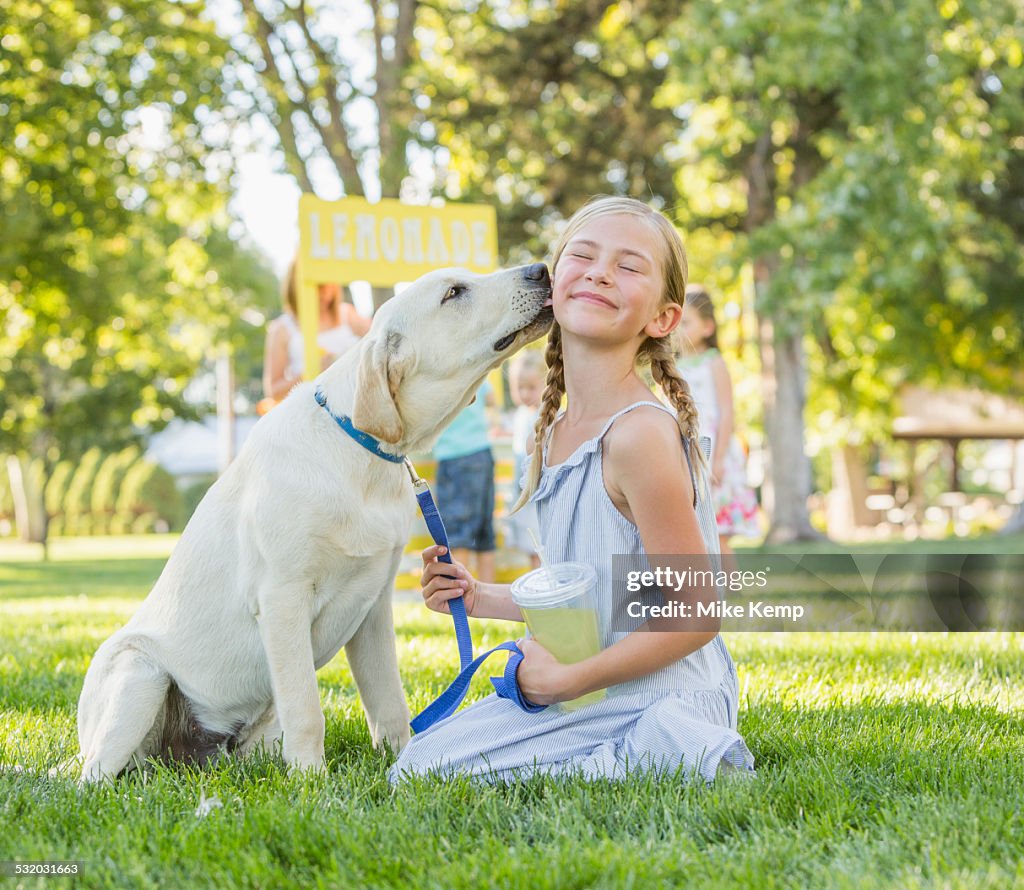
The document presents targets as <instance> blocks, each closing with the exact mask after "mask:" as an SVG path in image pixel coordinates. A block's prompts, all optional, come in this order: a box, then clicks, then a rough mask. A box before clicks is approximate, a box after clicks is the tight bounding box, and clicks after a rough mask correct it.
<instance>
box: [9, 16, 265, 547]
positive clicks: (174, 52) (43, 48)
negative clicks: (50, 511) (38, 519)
mask: <svg viewBox="0 0 1024 890" xmlns="http://www.w3.org/2000/svg"><path fill="white" fill-rule="evenodd" d="M200 13H201V5H200V4H198V3H194V2H170V0H153V2H151V0H127V2H122V3H119V4H117V5H116V6H111V5H110V4H106V3H101V2H98V0H89V2H87V0H82V2H79V3H76V4H74V5H73V6H72V5H69V4H52V3H40V2H35V0H12V2H9V3H8V4H7V5H6V8H5V18H4V21H3V24H2V27H3V32H2V36H0V50H2V55H0V121H2V125H3V127H4V132H3V139H2V142H0V144H2V146H3V148H2V149H0V206H2V208H3V210H2V212H0V450H3V451H8V452H11V453H14V454H19V453H20V454H25V455H35V456H36V457H37V459H41V460H42V461H43V463H44V468H45V472H44V478H43V487H45V480H46V479H47V478H48V477H49V474H50V471H51V470H52V467H53V465H54V463H55V462H56V460H57V459H58V457H60V456H63V457H65V458H68V459H74V458H76V457H78V456H80V455H81V454H82V453H84V451H85V450H86V449H87V448H89V447H90V446H93V445H102V446H103V447H104V448H107V449H116V448H121V447H124V446H125V445H128V444H130V443H131V442H133V441H134V440H136V439H137V438H138V437H139V435H140V433H141V431H142V430H144V429H147V428H159V427H160V426H161V425H162V424H164V423H166V422H167V420H169V419H170V418H171V417H172V416H173V415H174V414H177V413H183V414H186V415H187V414H188V413H189V412H190V411H191V410H192V409H190V408H189V407H188V406H187V405H186V404H185V403H184V401H183V399H182V390H183V387H184V384H185V382H186V381H187V380H188V379H189V378H190V377H191V376H192V374H193V373H194V372H195V370H196V368H197V367H198V365H199V364H200V363H201V362H202V361H203V359H204V357H205V354H206V352H207V351H208V349H209V347H210V344H211V343H212V342H213V341H215V340H219V339H221V338H223V337H225V336H234V335H237V332H238V331H239V330H241V328H242V327H244V325H243V323H242V322H240V321H239V320H238V316H239V310H240V309H242V308H243V307H244V306H245V305H246V304H247V303H259V302H262V298H261V297H259V296H258V295H257V294H256V293H254V292H253V290H252V288H253V286H254V282H253V280H252V275H251V273H247V275H249V277H248V278H241V277H239V276H237V275H235V274H234V273H233V272H232V271H231V270H232V268H233V267H232V265H231V264H230V263H228V262H226V261H225V260H226V258H227V257H228V256H230V255H232V251H231V250H227V249H226V247H225V245H226V239H225V237H224V235H223V232H224V231H225V230H226V229H227V228H228V226H229V224H230V218H229V217H228V215H227V213H226V210H225V206H226V199H227V194H228V191H227V186H228V172H229V170H230V164H229V163H228V161H229V156H228V154H227V152H226V146H227V144H228V140H229V138H230V127H231V123H232V116H231V113H230V110H229V108H228V106H227V103H226V97H225V95H224V92H223V90H222V88H221V80H222V78H221V72H222V69H223V68H224V66H225V64H226V62H227V60H228V59H229V58H230V49H229V47H228V46H227V45H226V44H225V43H224V41H222V40H221V39H220V38H219V37H218V36H217V35H216V33H215V31H214V28H213V26H212V24H211V23H209V22H207V21H205V20H204V19H203V18H202V16H201V15H200ZM218 130H220V132H219V133H218ZM222 272H223V273H225V274H223V275H222V274H221V273H222ZM238 282H242V286H241V287H238V286H237V285H238ZM23 475H24V474H22V476H23ZM12 482H13V480H12ZM39 494H40V495H41V492H40V493H39ZM43 515H44V516H45V511H43ZM37 537H41V539H42V540H43V542H44V543H45V540H46V529H45V524H44V526H43V529H42V531H41V534H40V535H37Z"/></svg>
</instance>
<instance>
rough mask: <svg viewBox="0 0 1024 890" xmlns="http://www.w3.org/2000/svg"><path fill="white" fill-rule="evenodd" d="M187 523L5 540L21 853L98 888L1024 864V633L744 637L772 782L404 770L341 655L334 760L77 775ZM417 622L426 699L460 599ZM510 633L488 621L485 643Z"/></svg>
mask: <svg viewBox="0 0 1024 890" xmlns="http://www.w3.org/2000/svg"><path fill="white" fill-rule="evenodd" d="M172 543H173V539H165V540H163V541H162V542H153V541H149V540H146V539H143V540H142V541H141V542H139V541H136V540H135V539H124V540H122V541H121V542H111V541H99V542H96V551H95V552H96V556H92V555H91V551H90V549H89V548H88V547H87V546H85V545H82V544H74V545H73V546H70V547H68V548H67V549H65V550H63V551H61V550H60V549H59V548H56V547H55V548H54V560H53V562H51V563H49V564H47V565H42V564H40V563H38V562H35V561H33V558H32V554H31V553H26V554H24V555H18V554H12V553H11V552H10V551H9V550H7V551H0V821H2V824H3V825H4V826H5V829H4V831H3V832H2V833H0V861H2V860H10V859H18V860H29V859H76V860H81V861H82V862H83V863H84V868H85V874H84V880H83V881H82V885H83V886H90V887H110V886H158V885H159V886H217V887H220V886H253V887H257V886H258V887H273V886H286V885H287V886H307V885H308V886H313V885H317V884H320V885H322V886H360V887H362V886H419V887H453V886H454V887H459V886H465V887H469V886H472V887H489V886H531V887H558V888H561V887H584V886H587V887H589V886H608V887H618V886H630V885H632V886H636V887H647V886H668V885H676V884H681V885H684V884H692V885H694V886H722V887H733V886H756V887H764V886H769V887H770V886H786V887H806V886H848V887H861V886H874V887H889V886H901V887H903V886H905V887H915V886H921V887H939V886H942V887H946V886H950V887H983V886H990V887H1005V886H1012V885H1014V884H1015V883H1022V882H1024V840H1022V838H1024V816H1022V811H1021V804H1020V800H1021V788H1024V756H1022V755H1024V719H1022V718H1024V689H1022V684H1021V682H1020V681H1021V677H1022V676H1024V634H1009V633H1003V634H958V635H957V634H916V635H915V634H838V633H836V634H734V635H732V636H730V637H729V638H728V643H729V646H730V648H731V650H732V652H733V655H734V657H735V659H736V661H737V664H738V666H739V673H740V684H741V695H742V702H741V711H740V731H741V732H742V733H743V735H744V737H745V738H746V739H747V742H748V744H749V746H750V748H751V750H752V751H753V752H754V754H755V756H756V757H757V761H758V768H759V774H758V778H757V779H756V780H754V781H753V782H719V783H717V784H716V785H714V786H712V787H704V786H694V785H686V784H684V783H682V782H680V781H671V780H661V781H656V780H652V779H650V778H641V777H636V778H634V779H631V780H628V781H626V782H623V783H609V782H593V783H586V782H581V781H566V780H546V779H535V780H530V781H527V782H524V783H520V784H516V785H511V786H507V787H498V788H490V787H480V786H477V785H473V784H472V783H469V782H465V781H461V780H460V781H454V782H447V783H437V782H431V781H416V782H414V783H412V784H410V785H408V786H405V787H402V788H399V789H398V790H392V789H391V788H390V787H389V786H388V784H387V781H386V770H387V766H388V764H389V763H390V759H389V757H388V756H386V755H381V754H377V753H375V752H374V751H373V750H372V748H371V746H370V741H369V735H368V733H367V731H366V726H365V721H364V719H363V716H362V711H361V707H360V704H359V699H358V697H357V695H356V691H355V687H354V684H353V682H352V677H351V674H350V672H349V670H348V666H347V663H346V661H345V658H344V656H343V655H339V656H338V657H337V658H335V659H334V660H333V661H332V662H331V663H330V664H328V665H327V666H326V667H325V668H324V669H323V670H322V671H321V672H320V675H319V676H320V687H321V698H322V701H323V703H324V711H325V714H326V717H327V754H328V760H329V762H330V768H329V770H328V773H327V775H326V776H323V777H314V776H294V775H290V774H288V773H287V772H286V771H285V770H284V769H283V768H282V766H281V764H280V763H279V762H277V761H276V760H274V759H273V758H254V759H250V760H246V761H227V762H224V763H221V764H219V765H217V766H215V767H212V768H210V769H207V770H205V771H195V770H188V769H171V768H167V767H157V768H155V769H154V770H152V771H150V772H148V773H146V774H144V775H137V776H133V777H130V778H127V779H124V780H121V781H120V782H118V783H117V784H116V785H114V786H109V787H103V788H99V789H88V790H86V791H79V790H78V789H77V787H76V786H75V784H74V782H73V781H72V779H71V778H70V777H69V776H67V775H64V774H63V773H61V772H60V768H61V767H62V766H63V765H64V764H66V762H67V761H68V760H69V758H71V757H72V756H73V755H74V753H75V751H76V748H77V745H76V734H75V707H76V702H77V697H78V693H79V691H80V689H81V683H82V678H83V676H84V673H85V669H86V666H87V665H88V662H89V659H90V658H91V657H92V654H93V652H94V651H95V649H96V647H97V646H98V645H99V643H100V642H101V641H102V640H103V639H104V638H105V637H106V636H108V635H109V634H110V633H111V632H112V631H113V630H114V629H116V628H117V627H118V626H120V624H121V623H123V621H124V620H125V619H126V618H127V617H128V615H130V614H131V612H132V610H133V609H134V608H135V607H136V605H137V604H138V602H139V601H140V600H141V598H142V597H143V596H145V594H146V592H147V591H148V589H149V587H150V585H151V584H152V581H153V580H154V579H155V577H156V575H157V574H158V573H159V570H160V568H161V566H162V563H163V559H164V558H165V556H166V553H167V552H168V551H169V547H170V545H171V544H172ZM161 547H162V548H163V549H160V548H161ZM144 548H145V549H144ZM396 621H397V630H398V637H399V657H400V660H401V666H402V675H403V679H404V681H405V685H406V689H407V691H408V693H409V700H410V706H411V707H412V708H413V710H418V709H419V708H421V707H422V706H424V705H426V704H427V703H428V702H429V701H430V700H431V698H432V697H433V696H434V695H436V694H437V693H438V692H439V691H440V690H441V689H442V688H444V686H445V685H446V684H447V683H448V682H449V681H450V680H451V678H452V677H453V676H454V673H455V670H456V667H457V663H458V657H457V653H456V649H455V642H454V638H453V636H452V634H451V630H450V620H449V619H448V618H447V617H445V616H439V615H433V614H430V613H427V612H426V611H425V610H424V609H422V608H421V607H419V606H418V605H416V604H414V603H399V604H397V605H396ZM508 637H509V628H508V626H507V625H503V624H501V623H498V622H480V623H478V625H477V626H476V628H475V642H476V645H477V647H478V648H479V647H482V646H490V645H494V644H496V643H498V642H500V641H502V640H504V639H507V638H508ZM500 666H501V662H500V659H496V660H495V664H494V666H493V671H492V672H493V673H497V672H498V670H499V669H500ZM487 673H488V672H487V671H484V672H483V674H484V675H485V676H480V677H478V679H477V680H476V681H474V685H473V687H472V690H471V692H470V697H471V698H478V697H481V696H483V695H486V694H487V693H488V692H489V691H490V685H489V683H488V682H487V680H486V674H487ZM51 769H56V770H57V771H58V772H57V774H56V775H53V776H48V775H47V771H48V770H51ZM204 800H205V801H206V802H207V804H206V807H205V808H201V807H200V804H201V802H202V801H204ZM204 809H205V810H207V813H206V815H202V813H203V812H204ZM46 881H47V883H46V884H45V886H60V881H59V879H46Z"/></svg>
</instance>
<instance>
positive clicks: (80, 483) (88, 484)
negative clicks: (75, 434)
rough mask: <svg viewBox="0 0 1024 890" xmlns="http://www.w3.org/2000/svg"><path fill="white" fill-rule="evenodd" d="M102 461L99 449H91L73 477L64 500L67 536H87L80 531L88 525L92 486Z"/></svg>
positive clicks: (83, 457)
mask: <svg viewBox="0 0 1024 890" xmlns="http://www.w3.org/2000/svg"><path fill="white" fill-rule="evenodd" d="M102 459H103V453H102V452H101V451H100V450H99V448H95V447H94V448H90V449H89V450H88V451H86V452H85V454H83V455H82V459H81V460H80V461H79V463H78V467H77V468H76V469H75V472H74V474H73V475H72V477H71V482H70V483H69V485H68V493H67V496H66V497H65V498H64V533H65V534H67V535H81V534H86V532H85V531H80V529H84V528H85V527H86V525H87V523H86V518H87V517H88V515H89V511H90V509H91V508H92V484H93V480H94V479H95V478H96V471H97V469H99V465H100V461H101V460H102ZM90 524H91V523H90Z"/></svg>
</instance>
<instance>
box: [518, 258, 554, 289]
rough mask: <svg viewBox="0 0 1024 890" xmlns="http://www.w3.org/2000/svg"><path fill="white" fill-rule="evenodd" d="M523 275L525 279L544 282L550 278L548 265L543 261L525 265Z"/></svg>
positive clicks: (547, 281) (547, 282)
mask: <svg viewBox="0 0 1024 890" xmlns="http://www.w3.org/2000/svg"><path fill="white" fill-rule="evenodd" d="M523 276H524V277H525V278H526V280H527V281H540V282H543V283H544V284H549V283H550V281H551V278H550V277H549V276H548V267H547V266H545V265H544V264H543V263H533V264H532V265H530V266H527V267H526V271H525V272H524V273H523Z"/></svg>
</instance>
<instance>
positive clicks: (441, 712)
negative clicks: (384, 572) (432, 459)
mask: <svg viewBox="0 0 1024 890" xmlns="http://www.w3.org/2000/svg"><path fill="white" fill-rule="evenodd" d="M313 397H314V398H315V399H316V402H317V404H318V405H319V406H320V407H321V408H323V409H324V410H325V411H326V412H327V413H328V414H329V415H330V416H331V417H332V418H334V422H335V423H336V424H338V426H339V427H341V429H342V430H344V432H345V433H346V434H347V435H348V436H349V437H350V438H351V439H352V440H353V441H355V442H358V443H359V444H360V445H362V446H363V448H365V449H366V450H367V451H369V452H370V453H371V454H375V455H376V456H377V457H381V458H383V459H384V460H387V461H390V462H391V463H396V464H399V463H404V464H405V468H406V469H407V470H408V471H409V477H410V478H411V479H412V485H413V489H414V490H415V492H416V500H417V502H418V503H419V505H420V512H421V513H422V514H423V518H424V519H425V520H426V523H427V528H428V529H429V530H430V536H431V537H432V538H433V539H434V543H435V544H440V545H441V546H442V547H444V549H445V553H444V554H443V555H442V556H439V557H438V559H439V560H440V561H441V562H445V563H448V565H451V562H452V557H451V547H449V546H448V532H446V531H445V528H444V521H443V520H442V519H441V514H440V513H439V512H438V511H437V504H435V503H434V496H433V495H432V494H431V493H430V486H429V485H427V483H426V482H425V481H424V480H423V479H421V478H420V477H419V475H418V474H417V473H416V468H415V467H413V465H412V461H410V460H409V458H407V457H405V456H404V455H398V454H392V453H391V452H388V451H384V450H383V449H382V448H381V447H380V442H379V441H378V440H377V439H375V438H374V437H373V436H371V435H370V434H369V433H366V432H363V430H361V429H358V428H357V427H356V426H355V424H353V423H352V419H351V418H350V417H347V416H346V415H344V414H341V415H338V414H335V413H334V412H333V411H332V410H331V409H330V406H329V405H328V404H327V397H326V396H325V395H324V394H323V392H321V390H320V387H317V388H316V392H315V393H314V394H313ZM444 577H446V578H453V577H454V576H453V575H445V576H444ZM448 608H449V609H450V610H451V613H452V622H453V623H454V624H455V641H456V642H457V643H458V646H459V675H458V676H457V677H456V678H455V679H454V680H453V681H452V682H451V685H450V686H449V687H448V688H447V689H446V690H445V691H444V692H442V693H441V694H440V695H439V696H438V697H437V698H436V699H435V700H434V701H432V702H431V703H430V704H429V705H427V707H425V708H424V709H423V710H422V711H421V712H420V713H419V714H417V715H416V716H415V717H414V718H413V719H412V721H411V722H410V724H409V725H410V726H411V727H412V730H413V732H422V731H423V730H424V729H428V728H430V727H431V726H433V725H434V724H435V723H437V721H438V720H444V718H445V717H448V716H450V715H452V714H454V713H455V711H456V710H458V707H459V705H461V704H462V700H463V699H464V698H465V697H466V692H467V691H468V690H469V682H470V680H472V679H473V674H475V673H476V671H477V669H478V668H479V667H480V665H481V664H483V663H484V661H486V660H487V659H488V658H489V657H490V656H491V655H493V654H494V653H495V652H498V651H499V650H500V651H507V652H508V653H509V658H508V662H507V663H506V664H505V672H504V674H502V676H500V677H491V683H493V684H494V689H495V691H496V692H497V693H498V696H499V697H500V698H507V699H509V700H510V701H513V702H515V703H516V704H517V705H518V706H519V707H520V708H522V709H523V710H524V711H528V712H530V713H531V714H532V713H536V712H537V711H543V710H544V709H545V708H546V707H547V705H535V704H533V703H532V702H530V701H527V699H526V697H525V696H524V695H523V693H522V690H521V689H520V688H519V684H518V683H517V682H516V672H517V671H518V670H519V665H520V663H521V662H522V660H523V652H522V650H521V649H520V648H519V647H518V646H517V645H516V644H515V643H514V642H512V641H511V640H510V641H509V642H507V643H502V644H501V645H500V646H495V647H494V648H493V649H490V650H489V651H487V652H485V653H484V654H483V655H479V656H477V657H476V658H475V659H474V658H473V637H472V636H471V635H470V633H469V619H468V618H467V617H466V603H465V600H463V598H462V597H461V596H459V597H455V598H454V599H450V600H448Z"/></svg>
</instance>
